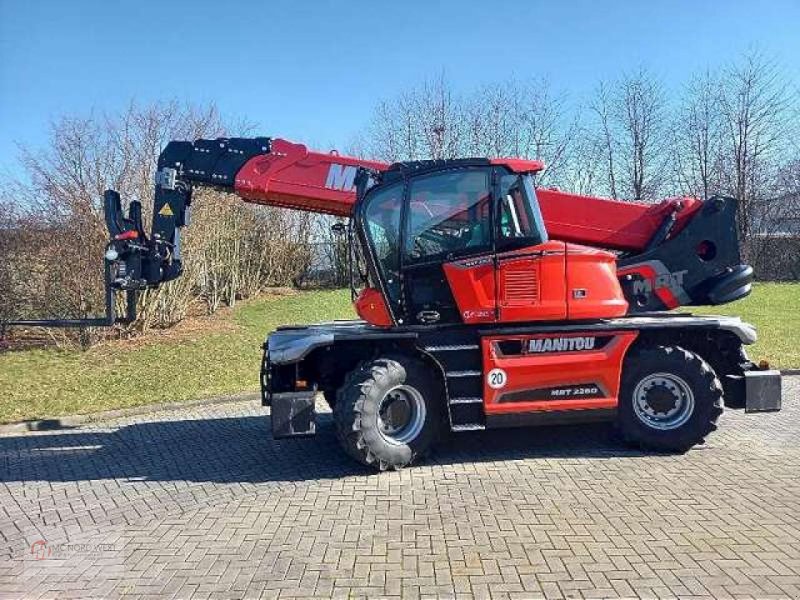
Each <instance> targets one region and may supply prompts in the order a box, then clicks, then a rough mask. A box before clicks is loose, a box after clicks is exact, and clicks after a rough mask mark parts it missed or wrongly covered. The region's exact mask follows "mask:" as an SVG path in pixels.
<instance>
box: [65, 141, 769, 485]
mask: <svg viewBox="0 0 800 600" xmlns="http://www.w3.org/2000/svg"><path fill="white" fill-rule="evenodd" d="M542 168H543V165H542V164H541V163H539V162H537V161H527V160H520V159H486V158H475V159H454V160H426V161H413V162H401V163H395V164H392V165H387V164H383V163H379V162H373V161H366V160H361V159H356V158H351V157H345V156H340V155H338V154H336V153H330V154H325V153H317V152H311V151H309V150H308V149H307V148H306V147H305V146H303V145H301V144H294V143H291V142H288V141H285V140H281V139H270V138H253V139H245V138H222V139H216V140H202V139H201V140H196V141H194V142H181V141H175V142H170V143H169V144H168V145H167V146H166V147H165V149H164V150H163V152H162V154H161V156H160V158H159V162H158V172H157V175H156V190H155V200H154V214H153V223H152V231H151V233H150V235H147V234H146V233H145V231H144V229H143V225H142V211H141V205H140V204H139V203H138V202H137V201H131V202H130V206H129V212H128V215H127V217H126V216H125V215H124V214H123V211H122V203H121V199H120V196H119V194H117V193H116V192H114V191H111V190H109V191H107V192H106V194H105V198H104V202H105V211H106V220H107V224H108V228H109V231H110V234H111V241H110V242H109V245H108V249H107V252H106V259H105V260H106V275H107V289H108V304H107V308H108V312H107V315H106V317H105V319H98V320H97V321H98V324H99V323H100V322H102V323H108V324H110V323H113V322H114V321H115V320H116V317H115V316H114V314H113V305H114V303H113V297H114V293H115V292H117V291H124V292H127V294H128V315H127V316H126V317H123V318H122V319H119V320H124V319H131V318H133V317H134V315H133V312H134V308H135V294H136V292H137V291H138V290H142V289H145V288H147V287H155V286H158V285H160V284H162V283H164V282H166V281H169V280H171V279H174V278H176V277H178V276H179V275H180V273H181V264H182V263H181V255H180V237H179V232H180V228H181V227H183V226H185V225H186V224H187V223H188V210H189V207H190V204H191V199H192V188H193V187H195V186H212V187H215V188H220V189H223V190H227V191H230V192H233V193H235V194H237V195H238V196H240V197H241V198H242V199H244V200H245V201H247V202H254V203H260V204H269V205H273V206H283V207H288V208H294V209H299V210H305V211H313V212H319V213H326V214H331V215H338V216H341V217H348V218H349V221H348V226H347V227H346V233H347V235H348V238H349V242H350V243H349V247H350V261H349V262H350V273H351V289H352V290H353V298H354V303H355V308H356V311H357V313H358V315H359V317H360V318H361V320H357V321H335V322H329V323H320V324H317V325H311V326H302V327H300V326H287V327H281V328H279V329H278V330H277V331H275V332H273V333H271V334H270V335H269V336H268V338H267V341H266V342H265V344H264V359H263V364H262V371H261V381H262V397H263V404H264V405H267V406H271V414H272V429H273V434H274V436H275V437H293V436H308V435H313V434H314V433H315V397H316V396H317V395H318V394H319V393H322V394H323V395H324V397H325V399H326V401H327V402H328V404H330V406H331V407H332V409H333V416H334V421H335V428H336V433H337V436H338V438H339V440H340V442H341V444H342V446H343V448H344V449H345V451H346V452H347V453H348V454H350V455H351V456H352V457H353V458H355V459H356V460H358V461H360V462H361V463H364V464H368V465H373V466H375V467H376V468H379V469H381V470H384V469H392V468H400V467H403V466H407V465H410V464H412V463H413V462H415V461H416V460H417V459H418V458H420V457H421V456H423V455H424V454H425V453H426V452H427V451H428V450H430V449H431V448H432V446H433V445H434V443H435V442H436V440H437V439H438V437H439V436H440V435H441V434H442V433H443V432H444V431H446V430H448V429H449V430H451V431H469V430H477V429H485V428H494V427H512V426H520V425H527V424H543V423H556V422H565V421H590V420H599V419H614V420H615V421H616V423H617V425H618V427H619V430H620V431H621V434H622V435H623V437H624V438H625V439H626V440H627V441H628V442H631V443H633V444H636V445H638V446H640V447H643V448H648V449H654V450H658V451H669V452H683V451H686V450H688V449H689V448H690V447H692V446H693V445H695V444H697V443H701V442H702V441H703V440H704V438H705V437H706V436H707V435H708V434H709V433H711V432H712V431H714V430H715V429H716V426H717V420H718V418H719V416H720V414H721V413H722V410H723V402H724V405H725V406H727V407H731V408H744V409H745V410H746V411H748V412H756V411H772V410H779V409H780V405H781V380H780V374H779V373H778V372H776V371H770V370H767V369H764V368H760V367H758V366H756V365H755V364H754V363H752V362H751V361H750V360H748V358H747V355H746V354H745V352H744V349H743V346H744V345H747V344H751V343H753V342H754V341H755V339H756V334H755V330H754V328H753V327H752V326H751V325H748V324H746V323H743V322H742V321H741V320H740V319H738V318H731V317H715V316H694V315H691V314H685V313H684V314H681V313H672V312H669V309H673V308H676V307H679V306H691V305H708V304H723V303H726V302H731V301H734V300H737V299H739V298H742V297H744V296H746V295H747V294H748V293H750V290H751V283H752V277H753V271H752V268H751V267H749V266H747V265H744V264H741V258H740V252H739V245H738V240H737V236H736V202H735V200H734V199H732V198H725V197H719V196H715V197H712V198H709V199H707V200H705V201H700V200H697V199H694V198H677V199H670V200H665V201H663V202H661V203H659V204H655V205H647V204H641V203H628V202H619V201H614V200H608V199H603V198H593V197H587V196H578V195H573V194H568V193H564V192H560V191H556V190H551V189H545V188H541V187H540V188H537V186H536V185H535V175H536V173H537V172H538V171H540V170H541V169H542ZM339 229H340V230H341V233H343V234H344V230H345V227H344V226H340V227H339ZM356 290H358V291H356ZM61 323H62V324H75V323H74V322H61ZM51 324H57V323H51Z"/></svg>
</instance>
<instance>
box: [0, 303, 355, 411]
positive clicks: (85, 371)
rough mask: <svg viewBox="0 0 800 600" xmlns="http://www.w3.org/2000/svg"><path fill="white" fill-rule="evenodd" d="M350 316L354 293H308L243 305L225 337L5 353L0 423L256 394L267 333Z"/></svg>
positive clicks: (0, 367) (0, 357) (196, 335)
mask: <svg viewBox="0 0 800 600" xmlns="http://www.w3.org/2000/svg"><path fill="white" fill-rule="evenodd" d="M353 314H354V313H353V311H352V308H351V305H350V292H349V291H347V290H336V291H324V292H309V293H303V294H297V295H291V296H279V297H273V298H266V299H259V300H254V301H252V302H247V303H243V304H241V305H239V306H238V307H237V308H236V309H235V310H234V311H233V315H232V317H229V320H230V321H232V322H233V324H234V327H230V326H228V327H226V328H224V329H225V330H224V331H217V332H213V330H214V327H213V325H212V327H211V330H212V333H203V332H202V330H200V331H197V332H192V333H193V335H189V336H187V335H175V336H171V337H170V336H164V339H159V336H153V338H152V339H150V340H147V341H146V342H144V343H142V341H141V340H138V341H134V342H130V343H125V342H114V343H111V344H106V345H101V346H98V347H95V348H93V349H91V350H89V351H86V352H80V351H77V350H55V349H53V350H31V351H23V352H7V353H4V354H0V423H3V422H13V421H20V420H24V419H33V418H42V417H56V416H60V415H68V414H80V413H89V412H96V411H102V410H109V409H113V408H123V407H130V406H138V405H141V404H148V403H152V402H173V401H180V400H190V399H194V398H202V397H208V396H215V395H224V394H230V393H236V392H243V391H251V390H257V389H258V373H259V367H260V360H261V343H262V342H263V341H264V337H265V335H266V334H267V333H268V332H270V331H272V330H273V329H275V327H277V326H278V325H284V324H291V323H297V324H300V323H311V322H314V321H322V320H326V319H334V318H339V319H342V318H352V317H353ZM217 329H218V330H219V329H220V328H219V327H217Z"/></svg>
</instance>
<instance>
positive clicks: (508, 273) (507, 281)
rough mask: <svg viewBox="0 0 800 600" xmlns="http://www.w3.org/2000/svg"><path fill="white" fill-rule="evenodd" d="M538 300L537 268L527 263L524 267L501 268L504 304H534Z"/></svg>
mask: <svg viewBox="0 0 800 600" xmlns="http://www.w3.org/2000/svg"><path fill="white" fill-rule="evenodd" d="M538 302H539V273H538V269H537V268H536V267H535V266H533V265H531V264H530V263H527V264H525V265H524V268H520V267H518V268H506V269H504V270H503V296H502V303H503V304H504V305H505V306H518V305H520V304H528V305H529V304H536V303H538Z"/></svg>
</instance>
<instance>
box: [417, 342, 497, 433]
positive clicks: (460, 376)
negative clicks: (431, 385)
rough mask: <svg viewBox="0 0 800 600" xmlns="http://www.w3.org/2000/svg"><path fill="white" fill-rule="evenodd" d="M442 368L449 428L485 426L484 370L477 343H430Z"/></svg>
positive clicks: (427, 348)
mask: <svg viewBox="0 0 800 600" xmlns="http://www.w3.org/2000/svg"><path fill="white" fill-rule="evenodd" d="M425 350H426V351H427V352H430V353H431V354H432V355H433V356H435V357H436V359H437V360H438V361H439V363H440V364H441V365H442V367H444V371H445V377H447V389H448V391H449V395H450V398H449V401H448V406H447V408H448V413H449V416H450V429H451V430H452V431H478V430H480V429H486V414H485V413H484V412H483V371H482V361H481V351H480V345H479V344H450V345H430V346H426V347H425Z"/></svg>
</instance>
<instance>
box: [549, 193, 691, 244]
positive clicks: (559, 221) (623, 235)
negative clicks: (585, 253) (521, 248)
mask: <svg viewBox="0 0 800 600" xmlns="http://www.w3.org/2000/svg"><path fill="white" fill-rule="evenodd" d="M536 196H537V198H538V199H539V205H540V206H541V208H542V216H543V217H544V222H545V226H546V227H547V233H548V234H549V235H550V237H551V238H553V239H557V240H563V241H565V242H574V243H576V244H584V245H587V246H599V247H601V248H611V249H614V250H629V251H641V250H643V249H644V248H645V246H647V242H649V241H650V239H651V238H652V237H653V235H654V234H655V233H656V231H658V228H659V227H660V226H661V224H662V223H663V222H664V219H666V218H667V217H668V216H669V215H670V214H671V213H672V212H673V211H674V210H675V208H676V207H677V206H678V205H679V204H680V206H681V210H680V211H679V212H678V213H677V215H676V221H675V225H674V226H673V228H672V232H671V235H675V234H676V233H678V232H679V231H680V230H681V229H683V227H684V226H685V225H686V224H687V223H688V222H689V221H690V220H691V218H692V216H693V215H694V213H695V212H696V211H697V210H698V209H699V208H700V206H702V204H703V203H702V202H701V201H700V200H698V199H697V198H673V199H670V200H664V201H662V202H660V203H659V204H644V203H642V202H623V201H620V200H610V199H608V198H594V197H592V196H579V195H577V194H569V193H566V192H561V191H557V190H551V189H547V188H539V189H537V190H536Z"/></svg>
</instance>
